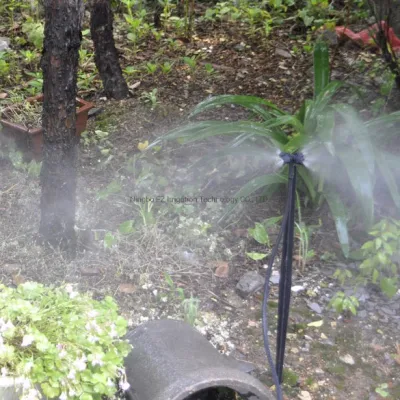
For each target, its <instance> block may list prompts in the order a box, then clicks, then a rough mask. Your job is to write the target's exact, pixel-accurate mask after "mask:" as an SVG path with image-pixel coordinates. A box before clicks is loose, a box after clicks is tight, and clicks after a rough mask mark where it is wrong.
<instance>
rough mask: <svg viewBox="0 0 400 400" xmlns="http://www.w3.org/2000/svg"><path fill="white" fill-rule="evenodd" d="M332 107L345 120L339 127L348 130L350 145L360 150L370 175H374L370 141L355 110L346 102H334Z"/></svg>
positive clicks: (372, 149) (373, 155)
mask: <svg viewBox="0 0 400 400" xmlns="http://www.w3.org/2000/svg"><path fill="white" fill-rule="evenodd" d="M332 108H333V109H334V110H335V111H337V112H338V113H339V114H340V115H341V116H342V117H343V119H344V120H345V125H344V126H342V127H341V129H342V130H347V131H348V138H350V140H351V142H352V146H353V147H354V148H356V149H358V150H359V151H360V155H361V157H362V158H363V159H364V160H365V163H366V166H367V169H368V171H369V173H370V175H371V176H374V171H375V152H374V147H373V145H372V142H371V140H370V138H369V137H368V135H367V134H366V133H367V132H366V129H365V125H364V122H363V121H362V120H361V119H360V117H359V115H358V113H357V111H356V110H355V109H354V108H353V107H351V106H349V105H348V104H335V105H333V106H332Z"/></svg>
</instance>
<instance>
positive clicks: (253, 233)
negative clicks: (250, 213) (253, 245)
mask: <svg viewBox="0 0 400 400" xmlns="http://www.w3.org/2000/svg"><path fill="white" fill-rule="evenodd" d="M280 219H282V217H272V218H268V219H266V220H265V221H264V222H263V223H259V222H256V223H255V226H254V228H249V229H248V233H249V236H250V237H252V238H253V239H254V240H255V241H256V242H258V243H260V244H262V245H265V246H266V247H267V248H269V247H271V242H270V239H269V234H268V228H270V227H272V226H275V225H276V224H277V223H278V222H279V220H280ZM246 255H247V256H248V257H249V258H251V259H252V260H255V261H258V260H263V259H264V258H265V257H267V255H268V254H266V253H257V252H250V253H246Z"/></svg>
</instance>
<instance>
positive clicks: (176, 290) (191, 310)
mask: <svg viewBox="0 0 400 400" xmlns="http://www.w3.org/2000/svg"><path fill="white" fill-rule="evenodd" d="M164 278H165V282H166V283H167V285H168V287H169V290H170V293H171V294H172V299H176V300H178V301H179V302H180V303H181V307H182V309H183V316H184V320H185V321H186V322H187V323H189V324H190V325H192V326H193V325H194V323H195V321H196V319H197V317H198V314H199V307H200V300H199V299H198V298H196V297H193V295H190V297H188V298H186V295H185V291H184V290H183V289H182V288H181V287H177V286H176V285H175V283H174V281H173V280H172V278H171V275H169V274H167V273H164Z"/></svg>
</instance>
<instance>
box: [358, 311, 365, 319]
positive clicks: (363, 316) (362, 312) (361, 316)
mask: <svg viewBox="0 0 400 400" xmlns="http://www.w3.org/2000/svg"><path fill="white" fill-rule="evenodd" d="M358 316H359V317H360V318H366V317H367V311H366V310H361V311H359V312H358Z"/></svg>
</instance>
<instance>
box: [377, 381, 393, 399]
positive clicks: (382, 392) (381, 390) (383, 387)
mask: <svg viewBox="0 0 400 400" xmlns="http://www.w3.org/2000/svg"><path fill="white" fill-rule="evenodd" d="M388 389H389V385H388V384H387V383H382V384H380V385H379V386H378V387H377V388H376V389H375V392H376V393H378V394H379V396H381V397H383V398H386V397H388V396H389V395H390V393H389V392H388Z"/></svg>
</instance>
